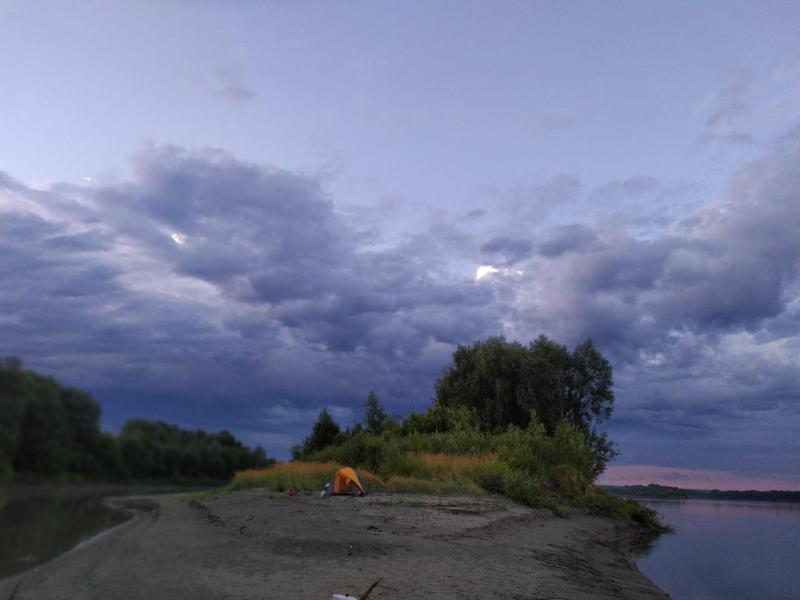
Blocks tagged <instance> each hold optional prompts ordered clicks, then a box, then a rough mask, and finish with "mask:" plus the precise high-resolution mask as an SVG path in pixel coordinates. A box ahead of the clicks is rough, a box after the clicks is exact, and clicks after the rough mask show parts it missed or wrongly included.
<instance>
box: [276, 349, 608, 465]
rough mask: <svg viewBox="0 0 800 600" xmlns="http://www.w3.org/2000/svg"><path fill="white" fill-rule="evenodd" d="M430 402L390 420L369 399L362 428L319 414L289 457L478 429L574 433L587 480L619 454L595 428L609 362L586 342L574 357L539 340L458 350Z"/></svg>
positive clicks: (601, 416)
mask: <svg viewBox="0 0 800 600" xmlns="http://www.w3.org/2000/svg"><path fill="white" fill-rule="evenodd" d="M435 389H436V397H435V399H434V401H433V403H432V404H431V406H430V407H429V408H428V409H427V410H426V411H424V412H412V413H411V414H410V415H408V416H407V417H406V418H405V419H400V418H399V417H392V416H390V415H388V414H387V413H386V411H385V410H384V409H383V407H382V406H381V405H380V402H379V399H378V397H377V395H376V394H375V392H372V391H371V392H370V393H369V395H368V397H367V400H366V402H365V407H364V417H363V420H362V421H363V422H361V423H356V424H354V425H352V426H350V427H348V428H346V429H344V430H342V429H341V427H340V426H339V424H337V423H336V422H335V421H334V419H333V417H332V416H331V415H330V413H328V411H326V410H323V411H322V412H321V413H320V414H319V417H318V418H317V420H316V422H315V423H314V425H313V427H312V430H311V432H310V434H309V436H308V437H307V438H306V439H305V441H304V442H303V444H301V445H298V446H295V447H294V448H293V449H292V454H293V456H294V457H295V458H299V459H302V458H305V457H309V456H312V455H313V454H315V453H318V452H319V451H321V450H323V449H324V448H326V447H329V446H337V445H338V446H340V445H343V444H347V443H349V442H350V441H351V440H354V439H357V438H359V437H363V436H390V437H391V436H408V435H413V434H428V433H446V432H450V431H464V430H468V429H476V430H478V431H480V432H483V433H487V434H493V433H494V434H500V433H503V432H506V431H508V430H509V428H519V429H526V428H528V427H529V426H531V425H532V424H535V425H537V426H541V427H543V428H544V431H545V432H546V434H547V435H550V436H552V435H554V434H555V432H556V430H557V429H558V428H559V426H560V425H561V424H566V425H568V426H569V427H570V428H571V429H572V430H574V431H575V432H577V433H579V434H580V435H581V436H582V437H583V439H584V441H585V443H586V445H587V447H588V449H589V452H590V455H591V467H590V471H591V475H592V476H596V475H598V474H599V473H601V472H602V471H603V469H604V468H605V465H606V464H607V463H608V461H609V460H611V459H612V458H613V457H614V456H615V455H616V454H617V451H616V449H615V447H614V444H613V443H612V442H611V441H610V440H609V439H608V437H607V435H606V434H605V433H603V432H600V431H599V430H598V426H599V425H600V424H601V423H603V422H604V421H606V420H607V419H609V418H610V417H611V414H612V412H613V410H614V401H615V397H614V391H613V374H612V368H611V365H610V363H609V361H608V360H607V359H606V358H605V357H604V356H603V355H602V354H601V353H600V352H599V351H598V350H597V349H596V348H595V346H594V344H593V343H592V341H591V340H586V341H585V342H583V343H581V344H578V345H577V346H576V347H575V348H574V349H573V350H572V351H569V350H568V349H567V348H566V346H564V345H562V344H558V343H556V342H554V341H552V340H550V339H549V338H547V337H545V336H539V337H538V338H537V339H536V340H535V341H533V342H532V343H530V344H528V345H527V346H525V345H522V344H520V343H518V342H509V341H506V340H505V339H504V338H502V337H492V338H488V339H487V340H484V341H478V342H475V343H474V344H472V345H469V346H461V345H460V346H458V347H457V348H456V350H455V351H454V353H453V360H452V364H450V365H449V366H448V367H447V368H446V369H445V371H444V373H443V374H442V375H441V377H440V378H439V379H438V380H437V382H436V384H435Z"/></svg>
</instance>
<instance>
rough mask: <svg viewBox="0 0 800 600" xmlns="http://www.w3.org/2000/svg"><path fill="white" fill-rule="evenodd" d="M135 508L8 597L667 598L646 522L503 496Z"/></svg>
mask: <svg viewBox="0 0 800 600" xmlns="http://www.w3.org/2000/svg"><path fill="white" fill-rule="evenodd" d="M109 502H111V503H113V504H115V505H116V506H118V507H122V508H124V509H125V510H128V511H130V512H132V513H133V514H134V517H133V518H132V519H131V520H130V521H128V522H126V523H124V524H122V525H120V526H117V527H116V528H114V529H112V530H109V531H107V532H104V533H103V534H100V535H99V536H97V537H96V538H93V539H92V540H91V541H89V542H88V543H84V544H83V545H82V546H80V547H78V548H76V549H74V550H72V551H70V552H69V553H67V554H65V555H63V556H61V557H59V558H57V559H56V560H54V561H51V562H49V563H46V564H44V565H42V566H40V567H38V568H35V569H32V570H30V571H27V572H25V573H22V574H21V575H18V576H16V577H13V578H11V579H8V580H5V581H4V582H2V583H0V599H2V600H6V599H12V598H13V600H28V599H31V600H32V599H48V600H53V599H61V598H63V599H70V600H75V599H81V598H92V599H94V598H96V599H101V598H102V599H116V598H123V599H125V598H146V599H151V600H152V599H160V598H164V599H167V598H187V599H188V598H191V599H193V600H203V599H209V600H210V599H223V598H225V599H240V598H241V599H254V600H255V599H276V600H277V599H283V598H293V599H294V598H301V599H306V598H308V599H311V598H319V599H325V600H329V599H330V598H331V595H332V594H334V593H339V594H344V593H349V594H353V595H355V596H358V595H360V594H362V593H363V592H364V591H365V590H366V589H367V588H368V587H369V586H370V584H372V583H373V582H374V581H376V580H378V579H380V580H381V581H380V583H379V584H378V585H377V586H376V587H375V588H374V590H373V592H372V593H371V594H370V599H371V600H380V599H382V598H387V599H388V598H453V599H472V598H474V599H478V598H481V599H489V598H509V599H515V600H534V599H537V600H538V599H545V598H547V599H551V598H552V599H581V598H587V599H588V598H630V599H634V598H642V599H644V598H648V599H649V598H667V597H668V596H667V595H666V594H664V593H663V592H662V591H661V590H659V589H658V588H657V587H656V586H655V585H654V584H652V583H651V582H650V581H649V580H648V579H647V578H646V577H644V576H643V575H642V574H641V573H640V572H639V571H638V570H637V569H636V566H635V565H634V563H633V561H632V560H631V559H630V558H629V557H628V554H627V552H628V549H629V547H630V544H631V543H632V541H633V540H634V537H635V534H636V532H635V531H634V529H633V528H630V527H628V526H625V525H623V524H620V523H615V522H613V521H610V520H607V519H601V518H595V517H588V516H574V517H570V518H558V517H555V516H553V515H552V514H550V513H549V512H548V511H544V510H532V509H529V508H526V507H523V506H520V505H518V504H514V503H513V502H510V501H507V500H504V499H502V498H498V497H491V496H485V497H469V496H445V497H431V496H406V495H381V494H376V495H371V496H368V497H366V498H350V497H332V498H320V497H318V496H302V495H301V496H297V497H290V496H287V495H283V494H275V493H270V492H266V491H264V490H249V491H245V492H238V493H235V494H229V495H220V496H214V497H207V498H202V499H192V496H191V495H186V494H183V495H168V496H149V497H136V498H118V499H113V500H110V501H109Z"/></svg>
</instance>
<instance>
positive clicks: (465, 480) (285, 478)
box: [227, 452, 668, 532]
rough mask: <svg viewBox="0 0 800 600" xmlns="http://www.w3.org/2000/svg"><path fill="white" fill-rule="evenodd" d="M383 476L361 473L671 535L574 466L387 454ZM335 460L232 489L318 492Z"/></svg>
mask: <svg viewBox="0 0 800 600" xmlns="http://www.w3.org/2000/svg"><path fill="white" fill-rule="evenodd" d="M386 457H387V458H390V459H391V460H387V461H386V462H384V463H383V464H381V465H379V466H380V467H381V472H380V473H379V474H375V473H373V472H372V471H370V470H368V469H364V468H359V469H358V474H359V477H360V478H361V481H362V483H363V484H364V486H365V487H366V488H367V490H368V491H386V492H392V493H407V494H433V495H444V494H487V493H490V494H499V495H502V496H505V497H507V498H510V499H512V500H515V501H517V502H519V503H521V504H524V505H526V506H531V507H534V508H548V509H550V510H551V511H553V512H554V513H555V514H557V515H559V516H566V515H568V514H569V511H570V509H576V508H577V509H579V510H583V511H586V512H588V513H590V514H594V515H599V516H606V517H611V518H615V519H620V520H625V521H629V522H631V523H634V524H637V525H640V526H642V527H643V528H644V529H646V530H649V531H652V532H663V531H667V530H668V528H667V527H665V526H664V525H663V524H662V523H660V522H659V521H658V518H657V515H656V513H655V512H654V511H652V510H651V509H649V508H647V507H646V506H644V505H642V504H640V503H638V502H635V501H633V500H626V499H622V498H618V497H616V496H614V495H613V494H610V493H608V492H606V491H605V490H602V489H600V488H599V487H597V486H596V485H594V484H592V483H591V482H587V481H586V480H585V478H583V477H581V476H580V475H579V472H578V471H577V470H576V469H575V468H574V467H573V466H571V465H567V464H562V465H555V466H552V467H550V468H548V469H546V472H547V476H546V477H544V476H541V475H537V474H536V473H535V472H532V471H530V470H527V469H525V468H524V467H523V466H522V465H520V464H518V462H519V461H515V460H514V458H513V457H501V456H500V455H499V454H498V453H496V452H483V453H477V454H448V453H444V452H408V453H405V454H400V455H396V454H394V453H388V454H387V455H386ZM342 466H343V465H342V464H341V463H340V462H336V461H317V462H300V461H289V462H285V463H277V464H275V465H272V466H270V467H266V468H263V469H250V470H247V471H240V472H238V473H237V474H236V476H235V477H234V479H233V481H232V482H231V483H230V484H229V485H228V487H227V490H242V489H247V488H263V489H267V490H270V491H274V492H285V491H287V490H289V489H292V488H294V489H297V490H301V491H318V490H321V489H322V488H323V486H324V485H325V484H326V483H327V482H329V481H330V480H331V478H332V477H333V474H334V473H335V472H336V471H337V470H338V469H340V468H341V467H342Z"/></svg>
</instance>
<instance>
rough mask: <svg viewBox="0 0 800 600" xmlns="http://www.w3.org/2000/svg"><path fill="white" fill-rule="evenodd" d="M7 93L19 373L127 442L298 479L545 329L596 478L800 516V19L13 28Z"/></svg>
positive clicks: (3, 258) (483, 8)
mask: <svg viewBox="0 0 800 600" xmlns="http://www.w3.org/2000/svg"><path fill="white" fill-rule="evenodd" d="M0 74H2V75H1V76H2V88H1V89H2V92H0V274H2V275H1V283H0V355H16V356H19V357H21V358H22V360H23V361H24V363H25V364H26V365H27V366H28V367H30V368H33V369H36V370H39V371H42V372H45V373H48V374H52V375H54V376H56V377H57V378H59V379H60V380H63V381H65V382H67V383H69V384H72V385H77V386H79V387H82V388H84V389H87V390H89V391H90V392H91V393H92V394H93V395H94V396H95V397H96V398H97V399H98V400H99V401H100V403H101V405H102V408H103V426H104V427H105V428H107V429H109V430H115V429H116V428H118V427H119V426H120V425H121V424H122V423H123V422H124V421H125V420H126V419H128V418H132V417H146V418H158V419H164V420H168V421H172V422H176V423H179V424H181V425H182V426H185V427H201V428H205V429H209V430H218V429H222V428H228V429H230V430H232V431H233V432H234V433H235V434H236V435H237V436H239V437H241V438H242V439H243V440H244V441H246V442H247V443H250V444H260V445H262V446H264V447H265V448H266V450H267V452H268V453H269V454H271V455H273V456H278V457H285V456H288V453H289V448H290V447H291V446H292V445H293V444H296V443H298V442H300V441H302V439H303V437H304V436H305V435H306V434H307V433H308V430H309V428H310V426H311V423H312V422H313V420H314V418H315V417H316V415H317V414H318V412H319V411H320V410H321V409H323V408H327V409H328V410H329V411H330V412H331V413H332V414H333V415H334V417H335V418H336V419H337V420H338V421H339V422H340V423H341V424H342V425H343V426H346V425H349V424H351V423H353V422H354V421H356V420H358V419H359V417H360V415H361V412H362V407H363V402H364V399H365V398H366V395H367V392H368V391H369V390H371V389H372V390H375V391H376V392H377V393H378V395H379V396H380V398H381V399H382V402H383V403H384V404H385V405H386V407H387V408H388V410H389V412H391V413H393V414H398V415H404V414H407V413H408V412H409V411H411V410H420V409H423V408H425V407H426V406H427V405H428V404H429V403H430V401H431V398H432V397H433V395H434V391H433V384H434V382H435V380H436V378H437V377H438V376H439V374H441V372H442V370H443V369H444V368H445V367H446V366H447V364H448V362H449V359H450V356H451V354H452V351H453V349H454V348H455V347H456V346H457V345H458V344H468V343H472V342H474V341H476V340H479V339H483V338H486V337H488V336H491V335H504V336H506V338H507V339H512V340H519V341H521V342H523V343H527V342H529V341H531V340H532V339H534V338H535V337H537V336H538V335H539V334H540V333H543V334H546V335H548V336H549V337H552V338H554V339H555V340H557V341H559V342H561V343H564V344H566V345H567V346H570V347H572V346H574V345H575V344H577V343H579V342H581V341H583V340H585V339H586V338H591V339H592V340H593V341H594V342H595V344H596V345H597V347H598V348H599V349H600V350H601V352H603V353H604V354H605V355H606V356H607V357H608V358H609V359H610V361H611V363H612V365H613V367H614V379H615V391H616V396H617V403H616V409H615V412H614V415H613V417H612V418H611V420H610V421H609V422H608V423H607V431H608V432H609V435H610V437H611V438H612V439H613V440H615V441H616V442H617V443H618V445H619V449H620V451H621V454H620V456H619V457H618V458H617V459H616V460H615V461H614V463H613V465H612V467H610V468H609V470H608V471H607V473H606V474H605V475H604V476H603V479H601V480H602V481H605V482H608V483H620V482H637V483H638V482H645V483H646V482H650V481H653V482H661V483H671V484H672V485H681V484H680V483H676V482H681V481H682V482H696V481H698V480H701V481H704V482H706V483H707V485H703V486H699V487H725V488H728V489H733V488H737V487H760V488H764V489H769V488H770V487H781V488H794V489H800V436H798V435H797V432H798V431H800V191H798V190H800V168H799V167H800V4H798V3H797V2H796V1H793V2H779V1H768V2H764V3H753V2H749V1H747V2H737V1H732V0H730V1H729V0H725V1H717V2H703V3H697V2H677V1H676V2H669V3H666V2H665V3H655V2H640V1H638V0H637V1H618V2H613V3H596V2H588V1H585V2H561V3H551V2H510V1H509V2H469V1H458V2H446V1H434V2H407V3H396V2H389V1H376V0H371V1H368V2H367V1H365V2H359V1H349V2H314V1H298V2H285V1H279V0H274V1H262V2H259V1H257V0H238V1H227V2H222V1H214V0H163V1H161V2H152V1H141V0H138V1H135V2H133V1H131V2H127V1H126V2H123V1H117V0H110V1H108V2H103V3H96V2H88V1H75V2H69V3H67V2H60V1H46V0H37V1H35V2H22V1H11V0H0ZM698 478H699V479H698ZM714 484H724V485H719V486H717V485H714ZM683 487H691V485H688V484H687V485H683Z"/></svg>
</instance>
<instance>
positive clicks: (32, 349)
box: [0, 147, 502, 452]
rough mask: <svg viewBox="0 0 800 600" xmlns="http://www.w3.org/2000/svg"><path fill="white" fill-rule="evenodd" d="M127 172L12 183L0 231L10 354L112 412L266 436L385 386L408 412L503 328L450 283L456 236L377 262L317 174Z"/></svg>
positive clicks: (489, 308)
mask: <svg viewBox="0 0 800 600" xmlns="http://www.w3.org/2000/svg"><path fill="white" fill-rule="evenodd" d="M133 166H134V174H135V177H134V179H133V180H132V181H130V182H127V183H124V184H115V185H113V186H102V185H95V186H87V187H81V188H77V187H74V186H66V185H59V186H53V187H52V188H51V189H50V190H47V191H41V190H33V189H30V188H26V187H25V186H21V185H19V184H16V182H13V180H11V179H10V178H9V179H8V180H7V181H8V182H10V183H9V184H8V185H6V187H9V188H10V187H12V186H11V184H13V187H14V194H15V195H16V196H17V197H24V201H19V202H17V203H16V204H13V206H14V207H15V208H14V210H13V211H11V212H9V213H8V214H7V215H5V216H6V218H4V219H2V221H1V222H0V234H1V235H2V237H0V250H1V253H0V259H2V263H3V265H2V266H3V270H4V274H5V275H6V277H5V280H4V286H3V289H2V290H0V306H2V307H3V312H4V314H5V315H11V316H13V318H8V319H3V320H0V331H1V332H2V333H3V335H2V336H0V337H2V339H3V340H4V342H5V343H4V344H3V345H2V349H0V353H14V354H18V355H21V356H22V357H23V358H24V359H26V360H27V361H28V362H29V363H30V364H32V366H36V367H39V368H44V369H47V370H49V371H51V372H55V373H57V374H59V375H62V376H65V377H68V378H70V379H71V380H72V381H73V382H74V383H78V384H81V385H87V386H89V387H91V388H92V389H94V390H96V391H97V393H98V394H99V395H102V396H105V398H104V400H105V405H106V407H107V409H108V408H109V406H110V407H111V413H113V414H115V415H119V414H120V413H122V414H125V413H127V414H128V415H130V414H148V411H149V412H154V413H155V416H159V415H161V416H171V417H172V418H179V419H180V417H181V414H182V415H183V419H184V420H186V418H200V415H201V414H203V415H204V417H203V418H210V420H211V421H213V420H214V419H213V415H217V417H218V421H219V419H223V422H224V419H228V417H223V415H225V413H228V412H233V413H234V415H233V416H232V417H230V419H232V422H236V423H238V426H240V427H242V428H243V427H244V426H243V423H247V424H248V425H249V426H250V427H255V428H256V430H257V429H258V427H260V425H259V424H258V421H257V419H258V416H257V415H258V414H259V413H258V411H259V410H261V407H263V406H271V405H273V403H275V402H279V401H280V402H283V403H286V402H288V403H290V404H292V406H295V407H296V408H297V410H298V411H300V412H299V413H298V414H301V415H305V416H306V417H307V416H309V415H310V414H313V412H314V411H316V410H318V409H319V408H321V407H323V406H338V407H345V408H346V407H347V406H348V405H351V406H353V405H354V406H356V407H358V406H359V405H360V403H361V402H362V401H363V398H362V397H363V396H364V395H365V394H366V391H367V390H368V389H370V388H376V389H379V390H380V391H381V393H382V394H383V395H384V397H385V399H386V401H387V402H388V403H389V405H390V407H391V405H392V403H396V402H398V401H401V400H402V401H403V402H406V403H408V402H411V404H412V405H416V404H418V403H420V402H424V401H425V400H426V399H427V396H428V395H429V389H430V385H431V382H432V379H433V377H434V376H435V374H436V373H437V372H439V371H440V370H441V368H442V367H443V366H444V364H445V363H446V360H447V355H448V354H449V350H448V348H450V345H452V344H453V343H457V342H462V341H471V340H472V339H477V338H479V337H485V336H486V335H490V334H491V333H493V332H496V331H497V330H498V329H499V318H500V311H501V310H502V303H497V302H495V300H494V294H493V291H492V289H491V288H476V287H475V286H474V284H473V282H472V281H471V280H470V279H468V278H462V277H460V276H458V275H454V274H453V273H451V272H450V267H449V264H448V260H447V244H448V243H449V242H446V241H444V242H443V241H442V240H446V239H448V235H449V234H447V232H446V231H443V230H442V236H441V238H442V239H437V240H432V239H428V238H427V237H426V235H421V234H417V235H416V236H414V238H413V247H412V246H409V245H407V244H406V243H405V242H403V243H400V244H398V245H396V246H394V247H389V248H385V249H383V250H381V251H375V250H371V249H368V248H366V247H362V246H361V237H360V232H357V231H355V230H353V229H351V227H350V226H349V225H348V223H347V222H346V221H345V220H344V219H343V218H342V217H341V216H339V215H338V214H337V213H336V212H335V210H334V206H333V204H332V203H331V201H330V200H328V199H327V198H326V197H325V194H324V192H323V191H322V190H321V189H320V187H319V185H318V184H317V183H316V182H315V181H314V180H312V179H309V178H308V177H305V176H302V175H298V174H293V173H289V172H286V171H282V170H279V169H272V168H268V167H261V166H256V165H252V164H248V163H244V162H241V161H237V160H235V159H233V158H231V157H230V156H228V155H226V154H224V153H220V152H214V151H199V152H187V151H185V150H182V149H180V148H175V147H162V148H154V149H151V150H149V151H147V152H145V153H142V154H141V155H139V156H137V157H136V158H135V160H134V163H133ZM4 181H5V180H4ZM9 201H13V199H11V198H9ZM432 248H436V249H437V253H436V254H435V255H431V254H429V252H430V251H431V249H432ZM443 252H444V253H443ZM465 336H467V337H465ZM137 394H138V395H137ZM165 395H166V396H168V397H169V399H170V400H169V402H164V401H162V400H159V398H163V397H164V396H165ZM132 397H136V398H138V400H136V401H135V402H134V401H133V400H131V398H132ZM128 403H132V404H131V405H130V406H128V405H127V404H128ZM115 406H116V408H114V407H115ZM406 406H407V404H406ZM234 407H238V408H234ZM342 410H344V408H342ZM405 410H406V409H399V410H398V411H396V412H405ZM139 411H142V412H139ZM340 412H341V411H340ZM209 413H210V414H209ZM247 415H250V417H248V416H247ZM253 415H255V416H253ZM252 418H255V419H256V421H255V422H253V421H252ZM289 425H291V424H287V426H289ZM307 425H308V423H304V424H303V427H304V428H305V427H307ZM219 426H222V425H219ZM263 427H265V428H267V429H269V428H271V427H276V424H275V422H274V416H273V420H270V421H268V422H265V423H264V424H263ZM254 435H255V434H254ZM295 441H296V440H295ZM285 450H286V448H285V447H284V448H281V449H279V451H280V452H284V451H285Z"/></svg>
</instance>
